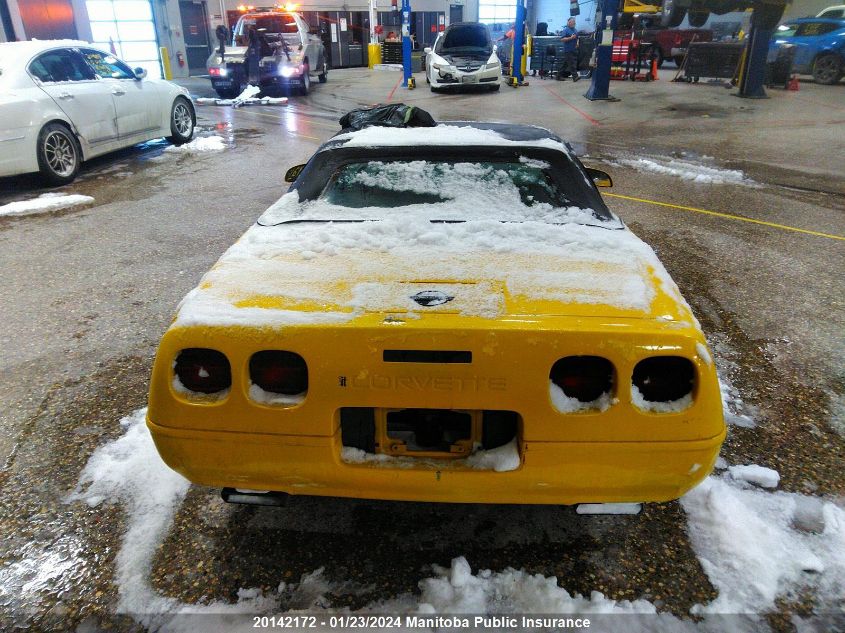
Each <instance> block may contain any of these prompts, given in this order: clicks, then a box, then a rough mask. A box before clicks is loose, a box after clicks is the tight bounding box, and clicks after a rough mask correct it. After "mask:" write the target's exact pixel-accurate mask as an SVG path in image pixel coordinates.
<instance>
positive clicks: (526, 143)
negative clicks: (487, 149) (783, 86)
mask: <svg viewBox="0 0 845 633" xmlns="http://www.w3.org/2000/svg"><path fill="white" fill-rule="evenodd" d="M340 144H342V145H343V147H387V146H391V147H392V146H402V145H414V146H420V145H429V146H453V145H458V146H513V145H517V146H520V147H546V148H549V149H555V150H558V151H561V152H566V153H567V154H569V153H570V151H569V148H568V147H567V146H566V144H565V143H564V142H563V141H561V140H560V139H559V138H558V137H556V136H555V135H554V134H553V133H552V132H550V131H548V130H544V129H543V128H539V127H535V126H528V125H506V124H501V125H497V124H490V123H487V124H485V123H471V122H462V121H455V122H448V123H439V124H438V125H437V126H435V127H409V128H393V127H379V126H370V127H365V128H364V129H362V130H357V131H354V132H343V133H341V134H338V135H337V136H335V137H333V138H332V139H331V140H330V141H329V142H328V143H327V144H326V146H331V147H335V146H337V145H340Z"/></svg>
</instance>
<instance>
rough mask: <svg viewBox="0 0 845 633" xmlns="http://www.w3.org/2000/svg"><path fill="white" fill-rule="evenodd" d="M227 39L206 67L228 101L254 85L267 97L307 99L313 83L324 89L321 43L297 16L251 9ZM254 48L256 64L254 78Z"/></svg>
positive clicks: (223, 40) (324, 62)
mask: <svg viewBox="0 0 845 633" xmlns="http://www.w3.org/2000/svg"><path fill="white" fill-rule="evenodd" d="M225 36H226V37H221V38H220V45H219V47H218V48H217V49H216V50H215V51H214V52H213V53H212V54H211V56H210V57H209V58H208V64H207V66H208V75H209V77H210V79H211V85H212V87H213V88H214V90H216V91H217V94H219V95H220V97H222V98H224V99H231V98H234V97H236V96H237V95H239V94H240V93H241V91H242V90H243V89H244V88H245V87H246V86H248V85H249V84H250V83H251V82H250V80H251V79H252V83H256V82H257V84H258V86H259V87H260V88H261V89H262V91H263V92H265V93H271V92H291V91H297V92H299V94H302V95H306V94H308V92H309V90H310V89H311V80H312V77H316V78H317V80H318V81H319V82H320V83H325V82H326V80H327V78H328V63H327V60H326V51H325V47H324V46H323V42H322V40H321V39H320V37H319V36H317V35H315V34H313V33H311V32H310V29H309V27H308V23H307V22H306V21H305V20H304V19H303V18H302V16H301V15H300V14H298V13H295V12H292V11H286V10H283V9H279V8H276V7H272V8H266V9H254V8H249V9H247V10H246V11H245V12H244V13H243V15H241V17H240V18H238V21H237V23H236V24H235V26H234V28H233V29H232V33H231V38H229V37H228V33H226V34H225ZM250 42H252V48H253V50H254V51H255V53H254V54H255V56H256V58H257V69H253V77H250V67H249V64H250Z"/></svg>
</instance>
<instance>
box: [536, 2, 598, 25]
mask: <svg viewBox="0 0 845 633" xmlns="http://www.w3.org/2000/svg"><path fill="white" fill-rule="evenodd" d="M579 8H580V9H581V14H580V15H577V16H575V28H577V29H578V30H584V31H592V30H593V29H594V28H595V26H594V19H595V15H596V2H595V0H587V1H585V0H579ZM532 17H533V21H532V23H531V25H530V28H531V29H532V32H533V28H534V26H535V25H536V24H537V23H538V22H545V23H546V24H548V25H549V33H555V32H556V31H560V30H561V29H562V28H563V27H564V26H566V21H567V20H568V19H569V0H535V7H534V12H533V16H532Z"/></svg>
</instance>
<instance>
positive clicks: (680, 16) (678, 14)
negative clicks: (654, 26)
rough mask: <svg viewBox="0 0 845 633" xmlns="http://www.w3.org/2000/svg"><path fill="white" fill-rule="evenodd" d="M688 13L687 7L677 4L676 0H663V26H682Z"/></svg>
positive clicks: (661, 21) (661, 20)
mask: <svg viewBox="0 0 845 633" xmlns="http://www.w3.org/2000/svg"><path fill="white" fill-rule="evenodd" d="M686 15H687V8H686V7H679V6H677V5H676V4H675V0H663V15H662V17H661V19H660V23H661V24H662V25H663V26H669V27H673V28H674V27H676V26H680V24H681V22H683V21H684V17H686Z"/></svg>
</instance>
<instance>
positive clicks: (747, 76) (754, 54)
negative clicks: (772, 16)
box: [737, 7, 774, 99]
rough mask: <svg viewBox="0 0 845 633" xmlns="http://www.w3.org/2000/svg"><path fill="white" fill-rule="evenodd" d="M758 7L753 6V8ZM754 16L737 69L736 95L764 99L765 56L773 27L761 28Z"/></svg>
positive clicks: (765, 96)
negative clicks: (737, 88)
mask: <svg viewBox="0 0 845 633" xmlns="http://www.w3.org/2000/svg"><path fill="white" fill-rule="evenodd" d="M754 10H755V11H757V10H758V9H757V8H756V7H755V9H754ZM754 22H755V20H754V17H753V16H752V18H751V31H749V33H748V44H747V45H746V48H745V55H743V57H742V66H741V68H740V70H739V78H740V79H739V93H738V94H737V96H740V97H745V98H746V99H766V98H767V95H766V89H765V88H764V87H763V85H764V83H765V81H766V79H765V78H766V57H767V55H768V53H769V41H770V40H771V39H772V34H773V33H774V29H773V28H772V29H763V28H760V27H759V26H757V25H756V24H755V23H754Z"/></svg>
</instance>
